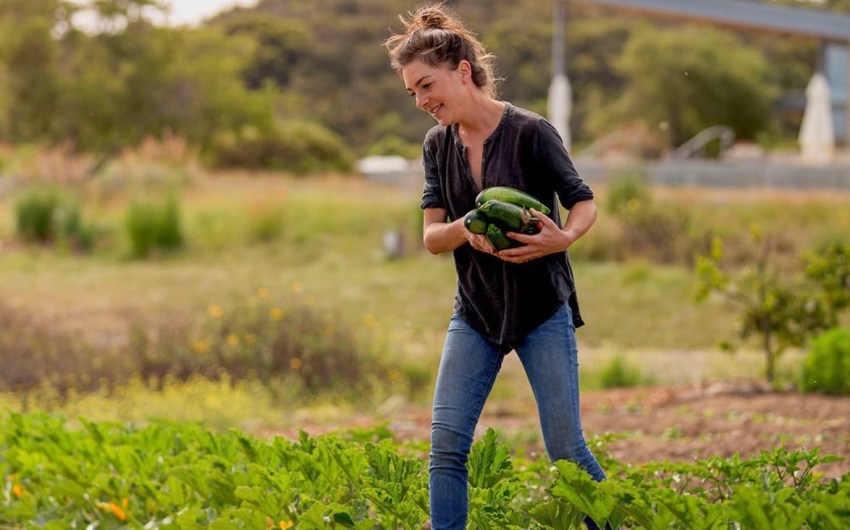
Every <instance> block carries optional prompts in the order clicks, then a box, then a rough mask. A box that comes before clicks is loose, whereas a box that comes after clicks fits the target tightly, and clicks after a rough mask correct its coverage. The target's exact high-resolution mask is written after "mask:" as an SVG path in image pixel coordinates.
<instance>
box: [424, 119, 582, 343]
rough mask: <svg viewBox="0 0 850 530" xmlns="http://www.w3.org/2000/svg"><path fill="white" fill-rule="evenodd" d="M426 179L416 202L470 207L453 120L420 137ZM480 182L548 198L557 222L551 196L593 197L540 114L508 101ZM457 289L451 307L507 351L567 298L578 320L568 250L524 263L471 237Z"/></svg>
mask: <svg viewBox="0 0 850 530" xmlns="http://www.w3.org/2000/svg"><path fill="white" fill-rule="evenodd" d="M423 163H424V166H425V186H424V189H423V193H422V202H421V207H422V208H423V209H425V208H442V209H445V210H446V211H447V212H448V213H447V215H448V220H449V221H451V220H454V219H459V218H461V217H463V216H464V215H465V214H466V213H467V212H468V211H469V210H471V209H473V208H475V197H476V196H477V195H478V193H479V191H481V190H479V189H478V188H477V186H476V185H475V183H474V181H473V179H472V175H471V173H470V171H469V162H468V159H467V157H466V152H465V147H464V145H463V143H462V142H461V141H460V137H459V136H458V133H457V126H454V125H453V126H450V127H443V126H439V125H438V126H435V127H434V128H432V129H431V130H430V131H428V133H427V135H426V136H425V141H424V144H423ZM481 175H482V181H483V185H484V187H485V188H489V187H491V186H511V187H514V188H517V189H520V190H523V191H525V192H526V193H530V194H531V195H533V196H534V197H537V199H538V200H540V201H541V202H543V203H544V204H546V205H547V206H548V207H549V208H550V209H551V210H552V213H551V214H549V215H550V217H551V218H552V219H553V220H554V221H555V223H556V224H557V225H558V226H562V224H561V220H560V213H559V210H558V208H557V206H556V205H557V202H556V199H557V200H559V201H560V203H561V204H562V205H563V206H564V208H566V209H568V210H569V209H570V208H572V206H573V205H574V204H575V203H577V202H580V201H584V200H588V199H592V198H593V192H592V191H591V189H590V187H589V186H588V185H587V184H586V183H585V182H584V181H583V180H582V179H581V178H580V177H579V175H578V173H577V172H576V169H575V166H574V165H573V163H572V160H570V157H569V155H568V154H567V151H566V149H565V148H564V145H563V141H562V140H561V138H560V136H559V135H558V133H557V131H556V130H555V128H554V127H552V125H551V124H549V123H548V122H547V121H546V120H544V119H543V118H542V117H541V116H539V115H537V114H534V113H533V112H530V111H528V110H525V109H522V108H519V107H515V106H513V105H511V104H510V103H506V105H505V112H504V114H503V116H502V120H501V122H500V123H499V125H498V126H497V127H496V130H495V131H493V134H492V135H490V137H489V138H488V139H487V140H486V141H485V142H484V160H483V166H482V172H481ZM454 261H455V269H456V270H457V278H458V289H457V294H456V295H455V311H456V312H457V313H458V315H459V316H460V317H461V318H463V319H464V320H465V321H466V322H467V323H468V324H469V325H470V326H472V327H473V328H474V329H476V330H478V332H479V333H481V334H482V335H483V336H484V337H485V338H486V339H488V340H490V341H492V342H493V343H495V344H498V345H500V346H501V347H502V348H503V349H504V350H505V351H509V350H510V349H512V348H513V344H515V343H516V342H518V341H519V340H520V339H522V337H524V336H525V335H526V334H528V333H529V332H530V331H532V330H534V329H535V328H536V327H537V326H539V325H540V324H542V323H543V322H545V321H546V320H548V319H549V318H550V317H551V316H552V315H553V314H554V313H555V312H556V311H557V310H558V309H559V308H560V307H561V306H563V304H565V303H567V302H569V303H570V307H571V309H572V311H573V322H574V324H575V326H576V327H579V326H581V325H582V324H583V323H584V322H583V320H582V318H581V314H580V313H579V308H578V299H577V297H576V289H575V282H574V280H573V273H572V268H571V267H570V261H569V256H568V254H567V252H562V253H558V254H551V255H549V256H545V257H543V258H540V259H536V260H532V261H530V262H528V263H524V264H514V263H507V262H505V261H502V260H500V259H498V258H496V257H494V256H491V255H489V254H485V253H483V252H479V251H477V250H475V249H473V248H472V247H471V246H470V245H469V244H464V245H461V246H460V247H459V248H457V249H456V250H455V251H454Z"/></svg>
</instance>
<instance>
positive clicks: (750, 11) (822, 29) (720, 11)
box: [575, 0, 850, 43]
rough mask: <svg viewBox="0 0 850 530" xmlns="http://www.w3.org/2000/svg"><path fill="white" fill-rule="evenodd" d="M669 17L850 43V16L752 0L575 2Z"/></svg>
mask: <svg viewBox="0 0 850 530" xmlns="http://www.w3.org/2000/svg"><path fill="white" fill-rule="evenodd" d="M575 1H578V2H582V3H585V4H591V5H599V6H604V7H610V8H615V9H618V10H625V11H636V12H642V13H648V14H652V15H656V16H662V17H667V18H676V19H684V20H691V21H707V22H713V23H716V24H722V25H725V26H734V27H739V28H745V29H755V30H762V31H770V32H775V33H784V34H791V35H802V36H808V37H816V38H819V39H822V40H831V41H839V42H845V43H847V42H850V15H848V14H843V13H836V12H834V11H824V10H816V9H804V8H799V7H789V6H780V5H774V4H766V3H764V2H757V1H753V0H575Z"/></svg>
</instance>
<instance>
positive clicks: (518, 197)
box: [475, 186, 551, 215]
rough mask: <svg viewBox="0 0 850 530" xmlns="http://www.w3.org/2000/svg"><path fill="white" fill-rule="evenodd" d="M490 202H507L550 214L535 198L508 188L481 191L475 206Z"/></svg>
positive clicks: (501, 187) (546, 207)
mask: <svg viewBox="0 0 850 530" xmlns="http://www.w3.org/2000/svg"><path fill="white" fill-rule="evenodd" d="M490 200H497V201H502V202H509V203H511V204H515V205H517V206H522V207H525V208H534V209H535V210H537V211H538V212H543V213H545V214H547V215H548V214H549V212H551V210H550V209H549V207H548V206H546V205H545V204H543V203H542V202H540V201H539V200H537V199H536V198H535V197H533V196H531V195H529V194H528V193H525V192H524V191H520V190H518V189H516V188H511V187H508V186H493V187H490V188H486V189H484V190H482V191H481V193H479V194H478V197H476V198H475V204H476V205H477V206H481V205H482V204H484V203H486V202H487V201H490Z"/></svg>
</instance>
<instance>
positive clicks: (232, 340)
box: [227, 333, 239, 348]
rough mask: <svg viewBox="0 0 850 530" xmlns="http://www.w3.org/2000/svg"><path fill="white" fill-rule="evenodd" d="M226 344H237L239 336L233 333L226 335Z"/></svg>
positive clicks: (232, 345) (231, 345) (233, 345)
mask: <svg viewBox="0 0 850 530" xmlns="http://www.w3.org/2000/svg"><path fill="white" fill-rule="evenodd" d="M227 345H228V346H230V347H231V348H235V347H236V346H239V337H238V336H237V335H236V334H235V333H231V334H230V335H228V336H227Z"/></svg>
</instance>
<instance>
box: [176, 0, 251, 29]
mask: <svg viewBox="0 0 850 530" xmlns="http://www.w3.org/2000/svg"><path fill="white" fill-rule="evenodd" d="M167 1H168V3H169V4H171V12H170V15H169V22H170V24H171V25H175V26H179V25H185V24H188V25H196V24H198V23H200V22H201V21H203V20H204V19H207V18H209V17H211V16H213V15H215V14H217V13H220V12H221V11H224V10H226V9H230V8H231V7H234V6H251V5H256V3H257V0H167Z"/></svg>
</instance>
